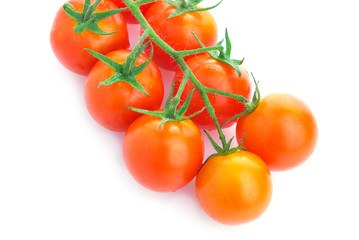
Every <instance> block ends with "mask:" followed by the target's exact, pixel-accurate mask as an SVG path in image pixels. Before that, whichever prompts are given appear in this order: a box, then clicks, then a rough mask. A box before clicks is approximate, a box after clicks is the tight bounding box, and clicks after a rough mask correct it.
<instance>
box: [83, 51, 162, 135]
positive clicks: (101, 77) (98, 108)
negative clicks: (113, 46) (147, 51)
mask: <svg viewBox="0 0 359 240" xmlns="http://www.w3.org/2000/svg"><path fill="white" fill-rule="evenodd" d="M130 52H131V51H130V50H117V51H113V52H110V53H108V54H107V55H106V56H107V57H109V58H111V59H112V60H115V61H116V62H118V63H124V62H125V61H126V58H127V56H128V55H129V54H130ZM146 60H148V57H147V56H146V55H144V54H141V55H140V56H139V57H138V58H137V60H136V63H135V65H136V66H138V65H140V64H142V63H144V62H146ZM114 73H115V72H114V71H113V70H112V69H111V68H110V67H109V66H107V65H106V64H104V63H103V62H101V61H99V62H98V63H97V64H96V65H95V66H94V67H93V69H92V70H91V72H90V73H89V75H88V77H87V80H86V84H85V102H86V106H87V109H88V111H89V112H90V114H91V116H92V117H93V118H94V119H95V120H96V121H97V122H98V123H100V124H101V125H102V126H104V127H106V128H108V129H110V130H113V131H126V129H127V128H128V127H129V125H130V124H131V123H132V122H133V121H134V120H135V119H136V118H138V117H139V116H140V115H141V114H139V113H136V112H134V111H132V110H129V109H126V108H124V107H134V108H142V109H148V110H154V109H158V108H159V107H160V106H161V103H162V99H163V82H162V76H161V72H160V70H159V69H158V67H157V66H156V64H155V63H154V62H152V61H151V62H150V64H149V65H147V66H146V68H145V69H144V70H143V71H142V72H141V73H140V74H139V75H137V76H136V79H137V81H138V83H139V84H140V85H141V86H142V87H143V88H144V89H145V90H146V91H147V92H148V94H149V95H150V97H148V96H147V95H146V94H144V93H142V92H140V91H138V90H136V89H135V88H133V87H132V86H130V85H129V84H128V83H126V82H117V83H114V84H111V85H109V86H101V87H99V84H100V83H101V82H103V81H105V80H106V79H108V78H110V77H111V76H113V75H114Z"/></svg>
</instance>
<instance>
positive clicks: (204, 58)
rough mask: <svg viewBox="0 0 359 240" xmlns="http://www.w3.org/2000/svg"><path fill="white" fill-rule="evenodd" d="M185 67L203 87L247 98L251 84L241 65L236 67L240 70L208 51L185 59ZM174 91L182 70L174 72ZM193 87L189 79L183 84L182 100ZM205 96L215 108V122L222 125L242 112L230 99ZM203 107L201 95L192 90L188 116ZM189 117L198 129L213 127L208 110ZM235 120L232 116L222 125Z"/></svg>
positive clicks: (180, 78)
mask: <svg viewBox="0 0 359 240" xmlns="http://www.w3.org/2000/svg"><path fill="white" fill-rule="evenodd" d="M186 63H187V65H188V67H189V68H190V69H191V70H192V72H193V74H194V75H195V76H196V78H197V79H198V81H199V82H200V83H201V84H203V85H204V86H205V87H209V88H213V89H217V90H221V91H224V92H228V93H232V94H236V95H242V96H243V97H244V98H246V99H249V98H250V95H251V84H250V80H249V74H248V72H247V71H246V70H245V69H244V68H243V67H242V66H241V65H239V66H238V69H239V71H240V75H239V73H238V72H237V71H236V69H234V68H233V67H232V66H231V65H228V64H227V63H224V62H222V61H219V60H217V59H215V58H213V57H211V56H210V55H208V54H204V55H198V56H194V57H192V58H190V59H188V60H187V61H186ZM175 81H176V90H177V89H178V87H179V86H180V83H181V82H182V81H183V71H182V70H179V71H177V73H176V75H175ZM193 89H195V86H194V85H193V84H192V82H191V81H188V83H187V84H186V87H185V90H184V92H183V94H182V96H181V101H182V102H183V101H185V100H186V99H187V97H188V95H189V94H190V93H191V91H192V90H193ZM208 98H209V100H210V102H211V105H212V106H213V108H214V110H215V114H216V116H217V119H218V122H219V124H220V125H222V124H223V123H224V122H226V121H227V120H228V119H229V118H231V117H232V116H234V115H237V114H239V113H241V112H243V110H244V108H245V105H244V104H243V103H242V102H240V101H238V100H236V99H233V98H230V97H227V96H223V95H219V94H214V93H210V94H208ZM203 107H205V104H204V102H203V100H202V97H201V95H200V93H199V92H198V91H196V92H194V94H193V98H192V101H191V103H190V105H189V108H188V110H187V113H186V114H187V115H191V114H193V113H195V112H197V111H199V110H200V109H202V108H203ZM192 120H193V121H194V122H195V123H196V124H197V126H198V127H199V128H201V129H206V130H214V129H216V126H215V123H214V121H213V119H212V118H211V117H210V115H209V114H208V112H207V111H203V112H202V113H201V114H199V115H197V116H195V117H193V118H192ZM234 123H236V119H233V120H231V121H229V122H228V123H226V124H225V126H224V128H226V127H230V126H232V125H233V124H234Z"/></svg>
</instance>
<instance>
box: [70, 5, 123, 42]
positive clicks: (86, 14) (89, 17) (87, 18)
mask: <svg viewBox="0 0 359 240" xmlns="http://www.w3.org/2000/svg"><path fill="white" fill-rule="evenodd" d="M100 2H101V0H97V1H96V2H94V3H93V4H92V5H91V0H85V2H84V5H83V10H82V12H78V11H76V9H75V7H74V6H73V5H72V4H71V3H65V4H64V5H63V9H64V11H65V13H66V14H67V15H69V16H70V17H71V18H72V19H73V20H75V21H76V22H77V25H76V26H75V27H74V31H75V32H76V33H78V34H80V33H82V32H83V31H85V30H89V31H91V32H94V33H96V34H100V35H110V34H113V33H116V32H117V31H114V32H105V31H103V30H102V29H101V28H100V27H99V26H98V22H99V21H101V20H103V19H105V18H108V17H111V16H112V15H115V14H117V13H120V12H122V11H125V10H127V8H119V9H112V10H108V11H104V12H97V13H94V12H95V10H96V8H97V6H98V5H99V4H100Z"/></svg>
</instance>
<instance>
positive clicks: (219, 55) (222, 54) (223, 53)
mask: <svg viewBox="0 0 359 240" xmlns="http://www.w3.org/2000/svg"><path fill="white" fill-rule="evenodd" d="M193 35H194V37H195V38H196V39H197V41H198V43H199V44H200V45H201V46H202V48H204V47H205V46H204V44H203V43H202V42H201V41H200V40H199V38H198V37H197V36H196V35H195V34H194V33H193ZM224 40H225V42H226V47H225V48H224V47H223V48H222V49H220V50H214V51H208V52H207V53H208V54H209V55H210V56H211V57H212V58H214V59H216V60H217V61H220V62H223V63H225V64H228V65H230V66H231V67H232V68H234V70H236V72H237V73H238V76H239V77H240V76H241V75H242V73H241V70H239V67H238V66H239V65H242V63H243V62H244V59H242V60H237V59H231V52H232V43H231V39H230V38H229V34H228V30H227V29H226V33H225V39H223V40H221V41H219V42H218V43H217V45H216V46H222V45H223V42H224Z"/></svg>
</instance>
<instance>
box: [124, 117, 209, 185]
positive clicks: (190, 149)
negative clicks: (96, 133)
mask: <svg viewBox="0 0 359 240" xmlns="http://www.w3.org/2000/svg"><path fill="white" fill-rule="evenodd" d="M161 120H162V119H160V118H157V117H154V116H150V115H143V116H141V117H139V118H138V119H137V120H136V121H134V122H133V123H132V124H131V126H130V127H129V129H128V131H127V132H126V135H125V138H124V140H123V158H124V160H125V163H126V166H127V168H128V170H129V172H130V173H131V174H132V176H133V177H134V178H135V180H136V181H137V182H138V183H140V184H141V185H142V186H144V187H146V188H148V189H150V190H153V191H157V192H174V191H176V190H178V189H180V188H182V187H183V186H185V185H186V184H187V183H189V182H190V181H191V180H192V179H193V178H194V177H195V175H196V174H197V172H198V170H199V169H200V167H201V166H202V161H203V154H204V145H203V138H202V134H201V132H200V130H199V129H198V127H197V126H196V125H195V124H194V123H193V122H192V121H191V120H185V121H182V122H167V123H165V124H164V125H162V126H161V128H160V123H161Z"/></svg>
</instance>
